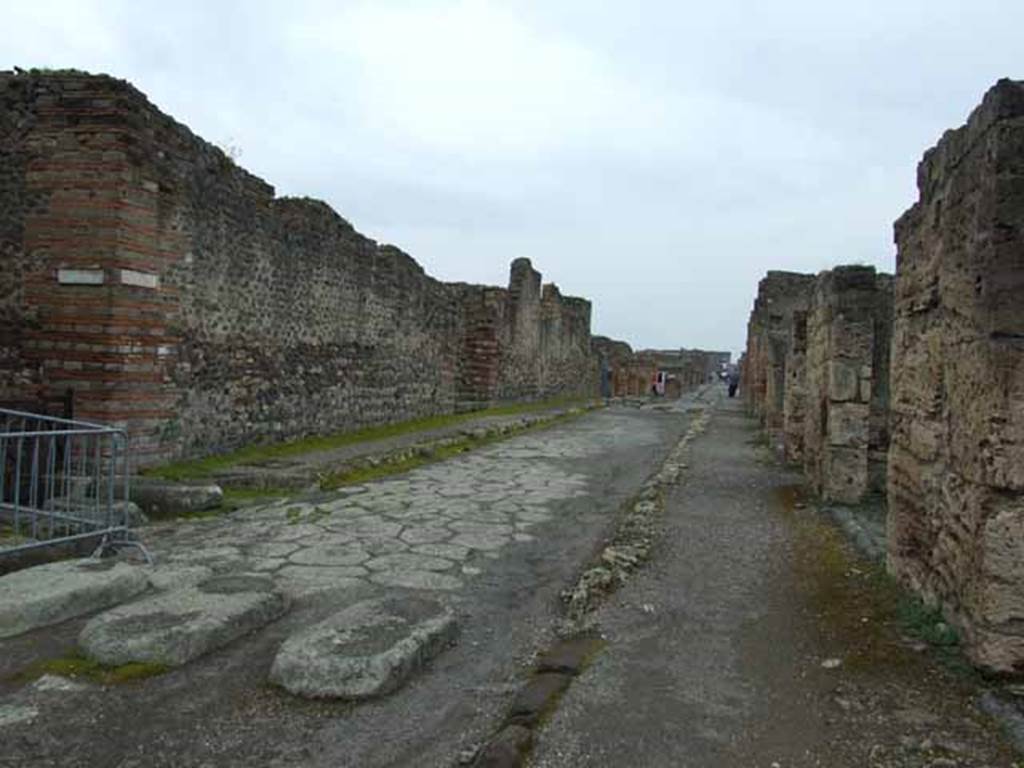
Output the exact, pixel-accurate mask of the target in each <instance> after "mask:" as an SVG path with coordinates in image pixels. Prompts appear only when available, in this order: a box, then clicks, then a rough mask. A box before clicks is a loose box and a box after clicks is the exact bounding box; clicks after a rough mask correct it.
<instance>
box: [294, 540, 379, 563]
mask: <svg viewBox="0 0 1024 768" xmlns="http://www.w3.org/2000/svg"><path fill="white" fill-rule="evenodd" d="M288 559H289V560H291V562H293V563H295V564H296V565H359V564H360V563H363V562H365V561H366V560H369V559H370V554H369V553H368V552H367V551H366V550H365V549H363V547H362V546H361V545H360V544H316V545H313V546H311V547H305V548H304V549H300V550H299V551H297V552H295V553H294V554H293V555H292V556H291V557H290V558H288Z"/></svg>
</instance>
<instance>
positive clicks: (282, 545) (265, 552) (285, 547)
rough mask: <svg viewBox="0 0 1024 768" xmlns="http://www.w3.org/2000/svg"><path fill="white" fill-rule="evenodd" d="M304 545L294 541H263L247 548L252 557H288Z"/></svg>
mask: <svg viewBox="0 0 1024 768" xmlns="http://www.w3.org/2000/svg"><path fill="white" fill-rule="evenodd" d="M301 547H302V545H301V544H297V543H295V542H293V541H263V542H260V543H259V544H251V545H249V546H248V547H247V548H246V554H248V555H249V556H250V557H288V555H290V554H291V553H292V552H295V551H297V550H298V549H300V548H301Z"/></svg>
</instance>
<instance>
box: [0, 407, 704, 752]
mask: <svg viewBox="0 0 1024 768" xmlns="http://www.w3.org/2000/svg"><path fill="white" fill-rule="evenodd" d="M686 423H687V418H686V416H685V414H684V412H683V411H681V410H676V411H670V412H666V411H659V410H653V409H649V408H643V409H637V408H614V409H608V410H604V411H599V412H594V413H590V414H588V415H585V416H583V417H581V418H579V419H577V420H575V421H572V422H568V423H564V424H560V425H558V426H556V427H553V428H550V429H548V430H544V431H541V432H535V433H530V434H527V435H523V436H519V437H516V438H513V439H510V440H508V441H505V442H503V443H499V444H496V445H493V446H490V447H487V448H484V449H481V450H479V451H476V452H474V453H472V454H467V455H465V456H462V457H458V458H455V459H452V460H449V461H446V462H443V463H439V464H435V465H431V466H427V467H423V468H420V469H418V470H415V471H413V472H410V473H408V474H406V475H403V476H398V477H394V478H391V479H386V480H382V481H379V482H375V483H369V484H367V485H366V486H363V487H360V488H355V489H347V490H343V491H339V492H336V493H332V494H323V495H320V496H318V497H315V498H314V497H309V498H306V499H302V500H292V501H289V502H284V503H281V504H277V505H274V506H272V507H266V508H262V509H257V510H247V511H241V512H239V513H235V514H233V515H230V516H225V517H220V518H215V519H211V520H209V521H194V522H189V523H177V524H173V525H166V524H165V525H161V526H154V527H152V528H151V529H149V530H148V531H146V532H145V537H146V539H147V541H148V543H150V544H151V545H152V548H153V550H154V551H155V553H156V554H157V556H158V557H159V561H160V563H161V568H162V569H163V571H164V575H165V577H166V581H167V582H168V583H170V584H172V585H173V584H176V583H180V584H186V583H188V582H189V581H194V580H197V579H200V578H202V577H203V576H204V575H206V574H207V573H209V571H210V570H212V571H215V572H229V573H230V572H242V571H244V572H252V571H259V572H263V573H266V574H270V575H271V576H272V578H274V579H275V580H276V581H277V582H278V583H279V584H280V585H281V586H282V587H283V588H284V589H285V590H286V591H287V592H288V593H289V594H290V595H291V596H292V598H293V599H294V607H293V608H292V610H291V611H290V612H289V613H288V614H287V615H286V616H285V617H284V618H283V619H281V620H279V621H277V622H275V623H274V624H271V625H269V626H268V627H266V628H264V629H263V630H261V631H259V632H257V633H254V634H253V635H251V636H249V637H246V638H244V639H243V640H240V641H237V642H235V643H234V644H232V645H231V646H229V647H227V648H225V649H223V650H220V651H217V652H214V653H212V654H210V655H208V656H206V657H204V658H202V659H199V660H197V661H195V662H193V663H191V664H189V665H187V666H186V667H183V668H181V669H178V670H175V671H173V672H171V673H168V674H166V675H163V676H160V677H157V678H152V679H149V680H146V681H142V682H139V683H133V684H126V685H118V686H111V687H107V688H101V687H99V686H96V685H90V684H82V683H74V684H68V683H62V682H61V681H59V680H56V681H55V680H53V679H50V678H47V679H46V680H44V681H43V683H42V684H40V683H35V684H27V685H23V684H20V683H19V682H18V680H17V679H16V678H12V675H14V674H15V673H17V672H19V671H20V670H22V669H23V668H24V667H25V666H26V665H27V664H29V663H30V662H31V661H32V660H33V659H37V658H41V657H43V658H45V657H53V656H59V655H64V654H67V653H68V652H70V651H71V650H73V643H74V638H75V637H76V635H77V633H78V631H79V630H80V628H81V626H82V624H83V620H76V621H71V622H67V623H65V624H63V625H60V626H58V627H56V628H51V629H47V630H39V631H36V632H32V633H29V634H27V635H24V636H21V637H19V638H15V639H13V640H7V641H4V645H3V649H2V650H3V651H4V653H3V654H0V679H2V680H3V682H0V741H2V742H3V743H4V749H3V750H0V765H2V766H13V765H18V766H22V765H33V766H57V765H61V766H70V765H103V766H123V767H125V768H127V767H128V766H147V767H149V766H201V765H202V766H207V765H208V766H218V768H219V767H220V766H236V765H237V766H243V765H244V766H253V765H260V766H285V765H287V766H294V765H312V766H319V765H324V766H326V765H331V766H343V765H344V766H347V765H351V766H392V765H393V766H402V765H408V766H447V765H451V764H452V762H453V760H454V759H455V758H456V757H457V756H458V754H459V753H460V752H462V751H464V750H467V749H471V748H472V747H473V746H474V745H475V744H476V743H478V742H479V741H480V740H482V739H483V738H484V737H485V736H486V735H487V734H488V732H489V731H490V730H491V729H492V728H493V727H494V726H495V724H496V718H499V717H500V714H501V712H502V710H503V708H504V707H505V706H506V704H507V702H508V701H509V699H510V698H511V696H512V695H513V694H514V692H515V690H516V689H517V688H518V686H519V684H520V683H521V681H522V679H523V677H524V675H525V674H526V672H527V670H528V668H529V664H530V662H531V660H532V658H533V655H534V653H535V652H536V651H537V650H538V649H539V648H541V647H543V646H544V645H545V644H547V643H548V642H549V641H550V639H551V632H552V626H553V622H554V621H555V619H556V618H557V616H558V615H559V603H558V593H559V592H560V590H562V589H563V588H565V587H566V586H568V585H570V584H571V583H572V582H573V580H574V577H575V575H576V573H577V571H578V569H579V566H580V565H581V564H582V563H583V562H584V561H585V560H586V559H587V558H588V557H589V556H590V555H591V554H592V553H593V552H594V551H595V550H596V549H597V548H598V546H599V544H600V542H601V541H602V538H603V536H604V535H605V534H606V533H607V531H608V530H609V529H610V528H611V526H612V525H613V523H614V518H615V515H616V513H617V512H618V511H619V510H620V509H621V508H622V506H623V504H624V503H625V502H626V501H627V500H628V498H629V497H630V496H631V495H632V494H633V493H635V491H636V490H637V488H638V487H639V486H640V485H641V483H642V482H643V480H644V479H645V478H646V477H647V475H648V474H650V473H651V472H652V471H654V470H656V468H657V467H658V465H659V463H660V461H661V459H662V458H663V457H664V456H665V454H667V452H668V451H669V450H670V448H671V447H672V445H673V444H674V443H675V442H676V441H677V440H678V438H679V437H680V436H681V434H682V432H683V431H684V429H685V427H686ZM394 590H416V591H419V592H427V593H430V594H434V595H437V596H440V597H441V598H442V599H444V600H445V601H447V602H449V603H450V604H451V605H453V606H454V607H455V609H456V610H457V612H458V615H459V621H460V625H461V634H460V638H459V641H458V643H457V645H456V646H455V647H454V648H452V649H450V650H449V651H447V652H446V653H444V654H443V655H442V656H441V657H439V658H438V659H437V660H436V661H435V662H434V663H433V664H432V665H431V666H430V667H429V668H428V670H427V671H426V673H425V674H423V675H421V676H420V677H419V678H417V679H416V680H415V681H414V682H412V683H411V684H410V685H409V686H408V687H407V688H405V689H404V690H402V691H400V692H399V693H397V694H395V695H392V696H390V697H388V698H386V699H383V700H381V701H378V702H374V703H370V704H364V705H360V706H351V705H346V704H342V703H324V702H306V701H302V700H298V699H295V698H293V697H290V696H288V695H287V694H284V693H283V692H281V691H279V690H277V689H274V688H272V687H270V686H268V685H267V684H266V675H267V670H268V668H269V666H270V662H271V660H272V659H273V655H274V653H275V651H276V649H277V648H278V646H279V645H280V643H281V642H282V641H283V640H284V639H285V638H286V637H288V636H289V635H290V634H291V633H292V632H294V631H295V630H296V629H299V628H301V627H303V626H307V625H309V624H310V623H312V622H314V621H317V620H319V619H321V618H323V617H324V616H326V615H329V614H330V613H332V612H334V611H336V610H338V608H339V607H341V606H343V605H346V604H348V603H350V602H352V601H354V600H357V599H360V598H362V597H366V596H373V595H377V594H382V593H385V592H388V591H394ZM5 706H6V707H8V711H12V710H10V708H11V707H12V706H13V707H15V708H17V707H21V709H20V710H19V711H21V712H25V711H30V710H31V711H36V712H38V715H37V716H36V717H35V718H34V720H32V721H31V722H21V723H14V724H7V725H4V724H3V717H2V714H3V711H4V707H5Z"/></svg>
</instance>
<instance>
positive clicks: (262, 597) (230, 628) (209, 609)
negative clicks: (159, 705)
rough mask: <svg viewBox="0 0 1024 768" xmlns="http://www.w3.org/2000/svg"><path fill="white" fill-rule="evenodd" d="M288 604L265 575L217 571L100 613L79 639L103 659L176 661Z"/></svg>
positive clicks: (116, 661) (112, 661) (175, 663)
mask: <svg viewBox="0 0 1024 768" xmlns="http://www.w3.org/2000/svg"><path fill="white" fill-rule="evenodd" d="M287 609H288V602H287V599H286V598H285V596H284V595H283V594H281V593H280V592H278V591H277V590H276V589H275V588H274V582H273V581H272V580H271V579H269V578H267V577H266V576H258V575H252V574H235V575H228V576H215V577H214V578H212V579H208V580H207V581H204V582H203V583H201V584H198V585H194V586H188V587H185V588H183V589H179V590H176V591H173V592H165V593H163V594H160V595H157V596H155V597H151V598H148V599H146V600H141V601H139V602H137V603H132V604H130V605H124V606H121V607H119V608H114V609H112V610H110V611H107V612H106V613H103V614H100V615H99V616H97V617H96V618H94V619H92V620H91V621H89V623H88V624H86V625H85V628H84V629H83V630H82V633H81V635H79V638H78V644H79V645H80V646H81V647H82V650H84V651H85V653H86V654H87V655H88V656H89V657H90V658H92V659H95V660H96V661H98V662H100V663H102V664H110V665H120V664H127V663H129V662H133V661H137V662H151V663H155V664H164V665H167V666H169V667H177V666H181V665H182V664H186V663H188V662H189V661H191V660H192V659H194V658H196V657H198V656H202V655H203V654H204V653H208V652H209V651H212V650H214V649H216V648H220V647H221V646H224V645H227V644H228V643H230V642H231V641H233V640H235V639H237V638H239V637H241V636H242V635H246V634H248V633H249V632H252V631H253V630H256V629H259V628H260V627H262V626H263V625H265V624H269V623H270V622H271V621H273V620H274V619H277V618H279V617H280V616H281V615H282V614H283V613H284V612H285V611H286V610H287Z"/></svg>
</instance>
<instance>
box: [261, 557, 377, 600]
mask: <svg viewBox="0 0 1024 768" xmlns="http://www.w3.org/2000/svg"><path fill="white" fill-rule="evenodd" d="M368 574H369V571H367V570H366V569H365V568H362V567H361V566H358V565H356V566H345V567H337V568H331V567H322V566H313V565H286V566H285V567H284V568H281V569H280V570H279V571H277V572H276V573H274V580H275V581H276V582H277V584H278V587H279V588H280V589H281V591H282V592H284V593H285V594H286V595H287V596H288V597H289V598H291V599H293V600H301V599H303V598H307V597H311V596H314V595H319V594H321V593H323V592H333V591H335V590H339V591H341V590H345V591H347V590H353V589H359V588H362V587H365V586H366V581H365V580H364V578H365V577H366V576H367V575H368Z"/></svg>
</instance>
